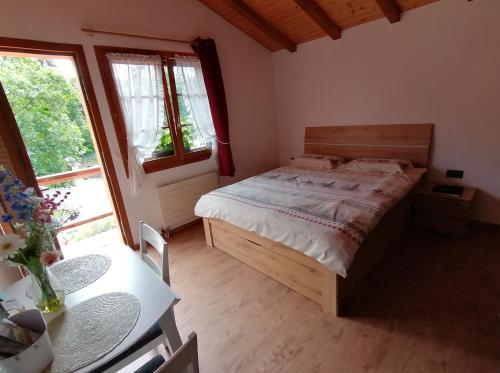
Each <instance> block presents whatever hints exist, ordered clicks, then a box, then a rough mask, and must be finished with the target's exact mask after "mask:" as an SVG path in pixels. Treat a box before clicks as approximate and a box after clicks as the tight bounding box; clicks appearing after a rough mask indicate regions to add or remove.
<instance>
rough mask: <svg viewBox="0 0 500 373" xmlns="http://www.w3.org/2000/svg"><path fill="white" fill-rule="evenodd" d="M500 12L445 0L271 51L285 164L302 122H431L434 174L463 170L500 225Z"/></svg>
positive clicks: (495, 4)
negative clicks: (392, 19)
mask: <svg viewBox="0 0 500 373" xmlns="http://www.w3.org/2000/svg"><path fill="white" fill-rule="evenodd" d="M499 19H500V1H498V0H481V1H473V2H467V1H457V0H441V1H439V2H437V3H434V4H431V5H428V6H424V7H421V8H418V9H416V10H413V11H411V12H408V13H405V14H404V15H403V17H402V20H401V22H399V23H397V24H393V25H391V24H389V23H388V22H387V21H386V20H385V19H384V20H379V21H375V22H371V23H368V24H365V25H363V26H360V27H356V28H353V29H349V30H346V31H345V32H344V33H343V34H342V38H341V39H340V40H337V41H332V40H331V39H329V38H322V39H318V40H315V41H312V42H309V43H306V44H302V45H300V46H299V49H298V52H297V53H294V54H290V53H288V52H286V51H282V52H277V53H274V55H273V60H274V77H275V101H276V115H277V123H278V139H279V153H280V162H281V163H286V162H287V160H288V159H289V157H290V156H292V155H297V154H301V153H302V152H303V137H304V126H306V125H342V124H376V123H429V122H430V123H435V132H434V135H435V139H434V144H433V146H434V154H433V160H432V163H433V170H432V172H431V178H432V179H434V180H437V181H439V180H441V181H442V180H443V179H444V170H445V169H461V170H464V171H465V177H464V179H463V183H464V184H466V185H471V186H476V187H478V188H480V190H481V193H480V195H479V198H478V201H477V202H478V203H477V204H476V211H475V217H476V218H477V219H480V220H483V221H487V222H492V223H500V166H499V164H500V22H499V21H498V20H499ZM449 180H451V179H449Z"/></svg>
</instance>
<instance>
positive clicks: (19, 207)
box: [11, 202, 28, 212]
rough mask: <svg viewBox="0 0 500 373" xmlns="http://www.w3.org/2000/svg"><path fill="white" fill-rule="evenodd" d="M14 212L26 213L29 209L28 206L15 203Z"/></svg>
mask: <svg viewBox="0 0 500 373" xmlns="http://www.w3.org/2000/svg"><path fill="white" fill-rule="evenodd" d="M11 207H12V210H14V211H16V212H25V211H26V210H27V209H28V206H27V205H25V204H24V203H19V202H14V203H13V204H12V206H11Z"/></svg>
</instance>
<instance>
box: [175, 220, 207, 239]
mask: <svg viewBox="0 0 500 373" xmlns="http://www.w3.org/2000/svg"><path fill="white" fill-rule="evenodd" d="M202 221H203V219H202V218H196V219H195V220H193V221H190V222H189V223H186V224H183V225H181V226H179V227H177V228H174V229H171V230H169V231H168V235H169V236H172V235H174V234H177V233H179V232H182V231H185V230H188V229H189V228H193V227H195V226H197V225H199V224H201V223H202Z"/></svg>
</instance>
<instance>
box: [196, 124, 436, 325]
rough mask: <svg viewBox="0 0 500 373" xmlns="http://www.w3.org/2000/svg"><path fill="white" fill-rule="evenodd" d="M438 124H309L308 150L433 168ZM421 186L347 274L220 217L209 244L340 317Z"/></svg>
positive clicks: (402, 225) (400, 227)
mask: <svg viewBox="0 0 500 373" xmlns="http://www.w3.org/2000/svg"><path fill="white" fill-rule="evenodd" d="M432 129H433V125H432V124H401V125H368V126H331V127H307V128H306V130H305V143H304V151H305V153H306V154H326V155H341V156H344V157H345V158H347V159H355V158H361V157H372V158H403V159H410V160H411V161H413V163H414V164H415V165H416V166H417V167H428V164H429V156H430V148H431V139H432ZM415 190H416V187H414V188H413V189H412V190H411V191H410V192H409V193H408V194H407V195H406V196H405V197H404V198H403V199H402V200H401V201H399V202H398V203H397V204H396V205H395V206H394V207H393V208H392V209H391V210H389V212H387V213H386V214H385V215H384V217H383V218H382V219H381V221H380V222H379V224H378V225H377V226H376V227H375V228H374V229H373V230H372V231H371V232H370V233H369V235H368V236H367V237H366V239H365V240H364V241H363V244H362V245H361V247H360V248H359V250H358V252H357V253H356V255H355V257H354V260H353V262H352V264H351V266H350V267H349V270H348V275H347V277H346V278H343V277H341V276H339V275H338V274H336V273H335V272H333V271H331V270H329V269H328V268H327V267H325V266H323V265H322V264H320V263H319V262H317V261H316V260H315V259H313V258H311V257H308V256H306V255H304V254H302V253H301V252H299V251H297V250H294V249H292V248H290V247H288V246H285V245H283V244H280V243H278V242H275V241H271V240H269V239H267V238H264V237H261V236H259V235H257V234H255V233H253V232H250V231H247V230H244V229H241V228H239V227H236V226H234V225H232V224H229V223H226V222H224V221H221V220H218V219H211V218H204V219H203V224H204V228H205V237H206V240H207V244H208V245H209V246H212V247H217V248H219V249H220V250H222V251H224V252H226V253H227V254H229V255H231V256H233V257H235V258H236V259H238V260H240V261H242V262H244V263H246V264H248V265H250V266H252V267H253V268H255V269H257V270H259V271H260V272H262V273H264V274H266V275H268V276H269V277H271V278H273V279H275V280H276V281H278V282H281V283H282V284H284V285H286V286H288V287H289V288H291V289H293V290H295V291H297V292H299V293H300V294H302V295H304V296H306V297H307V298H309V299H311V300H312V301H314V302H316V303H319V304H320V305H321V306H322V308H323V310H324V311H325V312H328V313H332V314H334V315H336V316H340V315H341V314H342V310H343V308H344V307H345V304H346V303H347V302H348V300H349V299H350V298H352V296H353V295H354V294H355V293H356V291H357V290H358V289H359V288H360V287H361V285H362V283H363V281H364V280H365V279H366V277H367V276H368V275H369V274H370V273H371V272H372V270H373V268H374V267H375V266H376V264H377V263H379V262H380V260H382V258H383V257H384V255H385V253H386V252H387V251H388V249H390V248H391V247H392V246H393V245H394V243H395V242H396V241H397V239H398V238H399V237H400V236H401V234H402V233H403V232H404V231H405V230H406V229H407V227H408V224H409V222H410V216H411V206H412V203H413V199H414V195H415Z"/></svg>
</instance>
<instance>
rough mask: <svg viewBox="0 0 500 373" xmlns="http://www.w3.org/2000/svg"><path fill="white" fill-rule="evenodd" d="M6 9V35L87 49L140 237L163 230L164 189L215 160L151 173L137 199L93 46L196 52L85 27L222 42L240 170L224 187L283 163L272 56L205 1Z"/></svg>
mask: <svg viewBox="0 0 500 373" xmlns="http://www.w3.org/2000/svg"><path fill="white" fill-rule="evenodd" d="M0 8H1V11H0V36H4V37H15V38H24V39H34V40H42V41H53V42H64V43H77V44H82V45H83V46H84V49H85V54H86V57H87V62H88V64H89V68H90V73H91V78H92V82H93V85H94V89H95V91H96V95H97V99H98V101H99V108H100V112H101V115H102V118H103V121H104V125H105V128H106V133H107V137H108V141H109V144H110V147H111V150H112V152H113V153H114V164H115V168H116V170H117V172H118V178H119V181H120V185H121V187H122V193H123V199H124V201H125V205H126V208H127V212H128V215H129V220H130V224H131V226H132V230H133V233H134V235H135V236H136V237H137V234H136V231H137V229H138V227H137V225H138V224H137V222H138V221H139V220H144V221H147V222H149V223H150V224H152V225H154V226H156V227H161V216H160V212H159V209H158V206H157V201H156V194H155V188H156V187H157V186H158V185H162V184H165V183H169V182H172V181H175V180H181V179H183V178H186V177H190V176H194V175H198V174H201V173H203V172H208V171H210V170H213V169H214V168H215V162H214V160H213V159H212V160H208V161H204V162H200V163H196V164H192V165H187V166H183V167H177V168H174V169H171V170H167V171H163V172H158V173H155V174H151V175H148V176H147V181H146V184H145V185H144V186H143V188H142V190H141V191H140V192H139V196H132V195H130V193H129V190H130V188H129V187H128V183H127V179H126V177H125V174H124V169H123V165H122V161H121V159H120V156H119V152H118V146H117V142H116V136H115V132H114V129H113V125H112V121H111V115H110V111H109V108H108V104H107V101H106V96H105V93H104V89H103V86H102V81H101V77H100V74H99V70H98V66H97V62H96V59H95V54H94V49H93V45H110V46H126V47H130V48H151V49H161V50H175V51H190V48H189V46H188V45H185V44H178V43H167V42H161V41H154V40H146V39H134V38H127V37H118V36H108V35H104V36H102V35H96V36H94V37H90V36H88V35H86V34H84V33H83V32H81V31H80V29H81V28H82V27H93V28H101V29H108V30H116V31H122V32H128V33H139V34H150V35H160V36H165V37H168V38H176V39H184V40H193V39H194V38H196V37H197V36H201V37H211V38H213V39H215V41H216V43H217V47H218V51H219V58H220V62H221V67H222V73H223V78H224V85H225V89H226V96H227V102H228V110H229V119H230V136H231V142H232V150H233V156H234V162H235V167H236V177H235V178H223V179H222V180H221V182H222V183H223V184H227V183H231V182H233V181H236V180H239V179H242V178H246V177H248V176H251V175H254V174H257V173H259V172H262V171H265V170H268V169H271V168H273V167H275V166H276V165H277V164H278V155H277V151H276V147H277V138H276V129H275V124H274V118H275V116H274V102H273V79H272V55H271V52H269V51H268V50H266V49H265V48H264V47H262V46H260V45H259V44H257V43H256V42H255V41H253V40H252V39H250V38H249V37H247V36H246V35H245V34H243V33H242V32H240V31H239V30H237V29H236V28H234V27H233V26H231V25H230V24H229V23H227V22H226V21H224V20H223V19H222V18H220V17H219V16H217V15H216V14H214V13H213V12H211V11H210V10H208V9H207V8H205V7H204V6H203V5H201V3H199V2H198V1H196V0H148V1H140V0H85V1H68V0H38V1H35V0H32V1H28V0H16V1H3V2H2V4H1V7H0Z"/></svg>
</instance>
